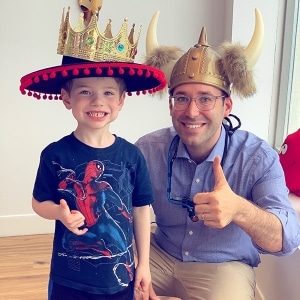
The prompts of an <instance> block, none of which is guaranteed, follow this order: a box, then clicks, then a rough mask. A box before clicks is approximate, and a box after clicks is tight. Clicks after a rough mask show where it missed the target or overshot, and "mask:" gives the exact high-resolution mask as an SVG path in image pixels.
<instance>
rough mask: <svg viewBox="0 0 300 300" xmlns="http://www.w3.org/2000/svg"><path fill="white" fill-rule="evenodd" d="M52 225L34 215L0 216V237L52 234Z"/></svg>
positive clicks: (50, 222)
mask: <svg viewBox="0 0 300 300" xmlns="http://www.w3.org/2000/svg"><path fill="white" fill-rule="evenodd" d="M54 225H55V221H52V220H46V219H43V218H41V217H40V216H38V215H36V214H29V215H12V216H0V237H4V236H18V235H30V234H45V233H53V232H54Z"/></svg>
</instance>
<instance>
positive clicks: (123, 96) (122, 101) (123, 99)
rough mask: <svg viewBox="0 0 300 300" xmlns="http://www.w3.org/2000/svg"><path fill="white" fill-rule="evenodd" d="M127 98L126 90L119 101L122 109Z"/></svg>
mask: <svg viewBox="0 0 300 300" xmlns="http://www.w3.org/2000/svg"><path fill="white" fill-rule="evenodd" d="M125 98H126V92H123V93H122V95H121V96H120V101H119V107H120V110H121V109H122V107H123V105H124V101H125Z"/></svg>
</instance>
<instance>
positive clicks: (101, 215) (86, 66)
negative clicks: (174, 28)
mask: <svg viewBox="0 0 300 300" xmlns="http://www.w3.org/2000/svg"><path fill="white" fill-rule="evenodd" d="M92 13H93V16H92V19H91V21H90V23H89V24H88V25H87V27H86V28H83V29H82V30H81V31H80V30H78V28H77V30H72V29H71V28H70V25H69V11H68V12H67V15H66V18H63V19H62V24H61V29H60V37H59V45H58V53H59V54H63V60H62V65H61V66H56V67H51V68H48V69H43V70H39V71H36V72H33V73H31V74H28V75H26V76H24V77H23V78H22V79H21V87H20V90H21V92H22V93H23V94H27V95H29V96H33V97H35V98H37V99H40V98H44V99H47V98H48V99H53V98H54V99H58V98H60V99H62V101H63V103H64V105H65V107H66V108H67V109H69V110H71V111H72V114H73V116H74V118H75V119H76V121H77V127H76V129H75V130H74V132H72V133H71V134H70V135H68V136H65V137H63V138H62V139H60V140H59V141H57V142H53V143H51V144H50V145H48V146H47V147H46V148H45V149H44V150H43V151H42V153H41V157H40V164H39V167H38V171H37V176H36V180H35V185H34V189H33V198H32V207H33V209H34V211H35V212H36V213H37V214H38V215H40V216H41V217H43V218H46V219H52V220H56V225H55V233H54V242H53V252H52V260H51V271H50V284H49V287H50V288H49V299H51V300H58V299H85V300H86V299H95V300H104V299H105V300H106V299H119V300H122V299H124V300H128V299H133V298H134V297H135V299H137V297H138V296H137V294H136V295H135V296H134V290H135V289H136V290H139V294H140V293H141V292H142V294H144V295H145V296H146V298H148V294H149V283H150V280H151V276H150V269H149V243H150V211H149V205H150V204H151V203H152V202H153V195H152V189H151V185H150V179H149V175H148V170H147V167H146V163H145V160H144V158H143V156H142V154H141V152H140V150H138V148H137V147H136V146H134V145H132V144H130V143H129V142H127V141H126V140H124V139H122V138H120V137H117V136H116V135H114V134H112V133H111V132H110V131H109V125H110V123H111V122H113V121H114V120H115V119H116V118H117V116H118V113H119V111H120V110H121V109H122V107H123V104H124V99H125V96H126V92H127V93H129V94H130V93H132V92H133V91H136V92H137V93H139V92H140V91H142V92H143V93H144V92H147V91H148V92H149V93H153V92H156V91H158V90H161V89H163V88H164V86H165V78H164V76H163V73H162V72H160V71H159V70H156V69H155V68H152V67H148V66H145V65H139V64H135V63H133V59H134V56H135V53H136V47H137V42H136V43H133V42H132V40H133V39H132V34H133V32H131V33H130V36H131V37H130V38H128V39H127V40H126V39H125V42H123V44H122V42H121V41H124V36H122V37H120V38H119V39H116V40H118V44H115V40H113V39H110V36H112V35H111V32H109V31H110V26H107V28H106V30H105V33H107V35H106V36H103V35H102V34H100V33H99V32H100V31H99V29H98V28H95V26H96V24H97V22H96V21H97V17H96V10H94V11H92ZM81 17H82V16H81ZM81 21H82V20H81ZM79 23H80V22H78V24H79ZM108 25H110V23H109V24H108ZM123 26H127V24H126V20H125V23H124V24H123ZM95 32H96V35H97V36H95ZM123 32H124V31H120V33H119V35H122V34H123ZM125 32H126V30H125ZM126 38H127V37H126ZM108 43H109V45H110V46H109V47H108ZM104 44H106V47H103V45H104ZM133 233H134V236H135V242H136V247H137V255H138V257H137V261H138V263H137V266H136V269H135V265H134V254H133V246H132V239H133Z"/></svg>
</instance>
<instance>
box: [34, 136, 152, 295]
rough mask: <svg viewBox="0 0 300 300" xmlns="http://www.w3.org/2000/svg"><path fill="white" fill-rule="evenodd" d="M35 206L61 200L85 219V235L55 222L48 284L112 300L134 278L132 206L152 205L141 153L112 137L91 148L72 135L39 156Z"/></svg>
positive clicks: (149, 184) (147, 176)
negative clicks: (109, 296) (107, 143)
mask: <svg viewBox="0 0 300 300" xmlns="http://www.w3.org/2000/svg"><path fill="white" fill-rule="evenodd" d="M33 196H34V198H35V199H36V200H38V201H40V202H42V201H45V200H52V201H54V202H55V203H57V204H59V201H60V199H65V200H66V201H67V203H68V205H69V207H70V209H71V210H72V209H73V210H79V211H80V212H81V213H82V214H83V215H84V216H85V226H86V227H88V231H87V233H85V234H84V235H81V236H79V235H75V234H73V233H72V232H70V231H69V230H68V229H67V228H66V227H65V226H64V225H63V224H62V223H61V222H60V221H56V224H55V235H54V242H53V253H52V260H51V273H50V278H51V279H52V280H53V281H54V282H57V283H59V284H62V285H65V286H68V287H71V288H75V289H79V290H83V291H86V292H89V293H93V294H114V293H117V292H119V291H121V290H122V289H124V288H125V287H127V286H128V284H129V282H130V281H132V280H133V277H134V255H133V249H132V238H133V224H132V206H145V205H149V204H151V203H152V202H153V194H152V188H151V183H150V178H149V174H148V169H147V166H146V162H145V159H144V157H143V155H142V154H141V152H140V150H139V149H138V148H137V147H136V146H135V145H133V144H131V143H129V142H128V141H126V140H124V139H122V138H120V137H116V140H115V142H114V144H113V145H111V146H109V147H107V148H93V147H90V146H87V145H86V144H84V143H82V142H80V141H79V140H77V139H76V138H75V136H74V135H73V134H71V135H69V136H66V137H63V138H62V139H61V140H59V141H57V142H54V143H51V144H50V145H49V146H47V147H46V148H45V149H44V150H43V151H42V153H41V158H40V164H39V167H38V171H37V176H36V181H35V185H34V190H33Z"/></svg>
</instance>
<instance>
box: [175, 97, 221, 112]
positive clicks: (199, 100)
mask: <svg viewBox="0 0 300 300" xmlns="http://www.w3.org/2000/svg"><path fill="white" fill-rule="evenodd" d="M218 98H226V96H214V95H212V94H204V95H201V96H197V97H195V98H190V97H188V96H185V95H175V96H171V97H170V99H171V101H172V105H173V108H174V109H175V110H186V109H187V108H188V107H189V105H190V103H191V101H195V103H196V106H197V108H198V109H199V110H201V111H207V110H211V109H213V108H214V107H215V104H216V100H217V99H218Z"/></svg>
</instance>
